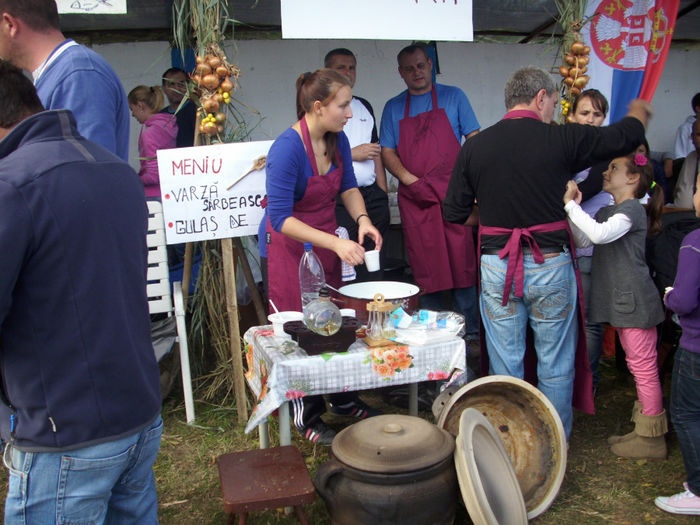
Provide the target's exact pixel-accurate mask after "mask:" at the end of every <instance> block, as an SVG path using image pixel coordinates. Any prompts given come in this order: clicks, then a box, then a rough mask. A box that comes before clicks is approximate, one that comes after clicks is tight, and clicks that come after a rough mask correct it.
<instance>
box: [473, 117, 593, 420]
mask: <svg viewBox="0 0 700 525" xmlns="http://www.w3.org/2000/svg"><path fill="white" fill-rule="evenodd" d="M522 117H524V118H536V119H537V120H539V116H538V115H537V114H536V113H533V112H531V111H510V112H508V113H507V114H506V116H505V117H503V118H504V119H510V118H522ZM561 230H566V231H567V232H568V234H569V246H570V248H571V260H572V261H573V264H574V272H575V274H576V285H577V288H578V315H577V318H578V339H577V341H576V356H575V358H574V373H575V375H574V395H573V399H572V405H573V406H574V407H575V408H577V409H578V410H581V411H582V412H585V413H587V414H593V413H594V412H595V406H594V403H593V375H592V374H591V368H590V362H589V360H588V347H587V346H586V330H585V326H586V322H585V317H584V315H585V306H584V305H585V299H584V297H583V287H582V285H581V274H580V272H579V269H578V264H576V245H575V243H574V237H573V234H572V233H571V229H570V228H569V223H568V221H566V220H563V221H557V222H550V223H547V224H538V225H535V226H530V227H528V228H514V229H512V230H510V229H508V228H498V227H495V226H483V225H479V243H478V250H479V260H481V235H482V234H484V235H508V234H510V237H509V239H508V242H507V243H506V245H505V247H504V248H503V249H502V250H501V251H499V252H498V256H499V257H500V258H501V259H505V258H506V257H507V258H508V266H507V269H506V279H505V285H504V287H503V299H502V303H501V304H503V305H506V304H507V303H508V297H509V296H510V290H511V287H512V286H513V282H515V296H516V297H522V296H523V279H524V269H523V266H524V263H523V250H522V243H521V240H522V238H525V240H526V241H527V243H528V246H529V247H530V251H531V252H532V256H533V259H534V260H535V262H536V263H537V264H542V263H543V262H544V256H543V255H542V251H541V250H540V247H539V245H538V244H537V241H536V240H535V238H534V237H533V235H532V234H533V233H545V232H554V231H561ZM482 330H483V328H482ZM528 330H529V326H528ZM526 341H527V343H526V344H527V348H526V350H525V362H524V366H525V379H526V380H527V381H528V382H530V383H532V384H534V385H536V384H537V354H536V352H535V348H534V346H533V339H532V337H531V335H528V337H527V338H526ZM485 346H486V338H485V337H484V334H483V333H482V334H481V347H482V348H481V349H482V352H481V356H482V359H481V369H482V373H484V374H486V373H488V352H487V349H486V347H485Z"/></svg>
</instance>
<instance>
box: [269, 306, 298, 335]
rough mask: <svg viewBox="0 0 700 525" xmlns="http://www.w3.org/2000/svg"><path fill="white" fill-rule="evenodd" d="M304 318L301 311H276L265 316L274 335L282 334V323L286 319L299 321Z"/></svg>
mask: <svg viewBox="0 0 700 525" xmlns="http://www.w3.org/2000/svg"><path fill="white" fill-rule="evenodd" d="M303 319H304V314H303V313H301V312H292V311H288V312H277V313H274V314H270V315H268V316H267V320H268V321H270V322H271V323H272V329H273V330H274V332H275V335H276V336H278V337H282V336H283V335H284V323H286V322H287V321H301V320H303Z"/></svg>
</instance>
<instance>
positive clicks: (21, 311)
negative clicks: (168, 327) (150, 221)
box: [0, 60, 163, 524]
mask: <svg viewBox="0 0 700 525" xmlns="http://www.w3.org/2000/svg"><path fill="white" fill-rule="evenodd" d="M147 218H148V212H147V208H146V201H145V197H144V190H143V185H142V184H141V182H140V181H139V178H138V176H137V175H136V173H135V172H134V170H133V169H131V167H130V166H129V165H128V164H126V163H125V162H124V161H122V160H121V159H120V158H118V157H117V156H115V155H114V154H112V153H110V152H109V151H107V150H106V149H104V148H103V147H102V146H99V145H98V144H96V143H94V142H90V141H88V140H87V139H85V138H84V137H82V136H81V135H80V134H79V133H78V130H77V127H76V122H75V119H74V117H73V114H72V113H71V112H70V111H68V110H55V111H44V110H43V106H42V104H41V102H40V100H39V98H38V97H37V94H36V91H35V89H34V86H32V83H31V82H30V81H29V80H28V79H27V78H26V77H25V76H24V75H23V73H22V71H21V70H20V69H18V68H16V67H15V66H13V65H11V64H10V63H9V62H5V61H2V60H0V373H1V374H2V385H1V387H2V388H1V389H0V400H1V401H2V402H1V403H0V435H1V436H2V440H3V442H4V452H3V460H4V464H5V466H6V467H7V468H8V470H9V487H8V491H7V499H6V503H5V523H6V524H7V523H12V524H14V523H54V522H56V523H68V522H71V523H73V522H76V523H77V521H80V522H81V523H82V522H85V523H88V522H89V523H102V522H103V521H106V522H118V523H157V521H158V515H157V510H158V502H157V497H156V490H155V480H154V477H153V463H154V461H155V458H156V456H157V454H158V450H159V447H160V436H161V432H162V425H163V422H162V419H161V417H160V384H159V374H158V365H157V363H156V360H155V356H154V353H153V347H152V344H151V337H150V321H149V314H148V299H147V296H146V268H147V247H146V230H147Z"/></svg>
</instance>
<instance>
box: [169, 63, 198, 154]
mask: <svg viewBox="0 0 700 525" xmlns="http://www.w3.org/2000/svg"><path fill="white" fill-rule="evenodd" d="M163 93H165V96H166V97H168V105H167V106H165V107H164V108H163V109H161V110H160V112H161V113H170V114H171V115H173V114H174V115H175V119H176V120H177V138H176V139H175V145H176V146H177V147H178V148H186V147H189V146H192V145H193V144H194V127H195V125H196V123H197V108H196V107H195V105H194V104H193V103H192V101H191V100H187V102H185V103H184V104H182V99H183V98H185V95H187V74H186V73H185V72H184V71H183V70H182V69H180V68H179V67H171V68H170V69H168V70H167V71H166V72H165V73H163Z"/></svg>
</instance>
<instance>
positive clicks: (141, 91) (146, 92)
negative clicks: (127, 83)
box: [126, 86, 165, 113]
mask: <svg viewBox="0 0 700 525" xmlns="http://www.w3.org/2000/svg"><path fill="white" fill-rule="evenodd" d="M126 98H127V100H128V101H129V104H131V105H134V106H135V105H136V104H137V103H138V102H143V103H144V104H146V106H148V107H149V108H150V109H151V110H153V112H154V113H157V112H158V111H160V108H162V107H163V103H164V102H165V99H164V98H163V90H162V89H160V86H151V87H148V86H136V87H135V88H134V89H132V90H131V91H129V95H128V96H127V97H126Z"/></svg>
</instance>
